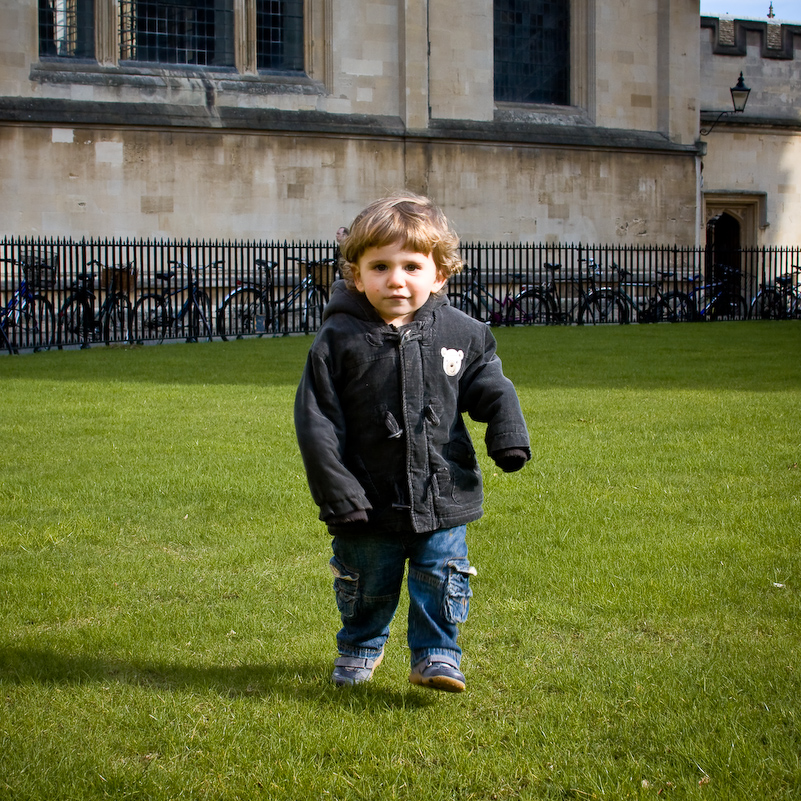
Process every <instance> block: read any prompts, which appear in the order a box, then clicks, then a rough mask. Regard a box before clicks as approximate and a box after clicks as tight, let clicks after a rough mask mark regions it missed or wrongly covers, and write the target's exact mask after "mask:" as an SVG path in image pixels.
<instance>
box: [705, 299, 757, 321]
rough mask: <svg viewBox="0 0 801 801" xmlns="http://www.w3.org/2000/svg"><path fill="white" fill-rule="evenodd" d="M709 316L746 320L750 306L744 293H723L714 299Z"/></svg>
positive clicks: (719, 318) (720, 318) (717, 318)
mask: <svg viewBox="0 0 801 801" xmlns="http://www.w3.org/2000/svg"><path fill="white" fill-rule="evenodd" d="M709 316H710V318H711V319H713V320H745V319H746V318H747V317H748V306H747V305H746V303H745V298H743V297H742V295H728V294H721V295H719V296H718V297H716V298H715V300H713V301H712V307H711V308H710V309H709Z"/></svg>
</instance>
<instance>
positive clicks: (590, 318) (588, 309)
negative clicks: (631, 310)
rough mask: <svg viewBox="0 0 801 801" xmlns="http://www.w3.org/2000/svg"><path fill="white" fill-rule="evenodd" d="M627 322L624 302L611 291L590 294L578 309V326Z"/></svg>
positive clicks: (598, 291)
mask: <svg viewBox="0 0 801 801" xmlns="http://www.w3.org/2000/svg"><path fill="white" fill-rule="evenodd" d="M628 321H629V315H628V309H627V307H626V302H625V301H624V300H623V298H621V297H620V295H619V294H618V293H617V292H615V291H614V290H613V289H598V290H596V291H595V292H591V293H590V294H589V295H588V296H587V297H586V298H585V299H584V300H582V302H581V306H580V307H579V319H578V323H579V325H605V324H607V323H627V322H628Z"/></svg>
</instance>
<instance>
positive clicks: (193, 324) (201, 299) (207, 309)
mask: <svg viewBox="0 0 801 801" xmlns="http://www.w3.org/2000/svg"><path fill="white" fill-rule="evenodd" d="M188 311H189V314H190V315H191V317H190V325H189V336H188V337H187V340H188V341H189V342H197V341H198V340H199V339H200V338H201V337H202V338H203V339H208V340H209V342H211V339H212V336H213V331H212V319H211V301H210V300H209V296H208V295H207V294H206V293H205V292H197V293H196V294H195V306H194V307H190V308H189V310H188Z"/></svg>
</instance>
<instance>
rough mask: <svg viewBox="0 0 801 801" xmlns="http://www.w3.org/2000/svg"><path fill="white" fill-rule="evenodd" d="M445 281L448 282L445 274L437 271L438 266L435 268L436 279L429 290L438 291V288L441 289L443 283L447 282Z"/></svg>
mask: <svg viewBox="0 0 801 801" xmlns="http://www.w3.org/2000/svg"><path fill="white" fill-rule="evenodd" d="M447 283H448V276H447V275H443V274H442V273H441V272H440V271H439V268H437V280H436V283H435V284H434V286H433V288H432V290H431V291H432V292H439V291H440V289H442V287H444V286H445V284H447Z"/></svg>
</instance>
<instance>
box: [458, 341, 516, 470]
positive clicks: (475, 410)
mask: <svg viewBox="0 0 801 801" xmlns="http://www.w3.org/2000/svg"><path fill="white" fill-rule="evenodd" d="M482 334H483V342H482V344H481V352H480V353H478V354H477V355H476V357H475V358H474V359H473V360H472V362H471V363H470V364H469V365H468V367H467V369H466V371H465V374H464V376H463V378H462V389H461V405H462V408H463V410H464V411H466V412H467V414H469V415H470V417H471V418H472V419H473V420H476V421H477V422H480V423H486V424H487V430H486V433H485V435H484V441H485V443H486V446H487V453H489V454H490V456H492V455H493V454H496V453H498V452H499V451H503V450H508V449H510V448H519V449H520V450H522V451H524V452H525V454H526V456H527V457H528V458H529V459H530V458H531V447H530V443H529V436H528V428H527V426H526V421H525V418H524V417H523V410H522V409H521V408H520V400H519V399H518V397H517V392H516V391H515V388H514V384H512V382H511V381H510V380H509V379H508V378H507V377H506V376H505V375H504V373H503V366H502V364H501V360H500V357H499V356H498V354H497V353H496V352H495V351H496V343H495V337H494V336H493V335H492V332H491V331H490V329H489V328H488V327H486V326H484V327H482Z"/></svg>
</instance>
